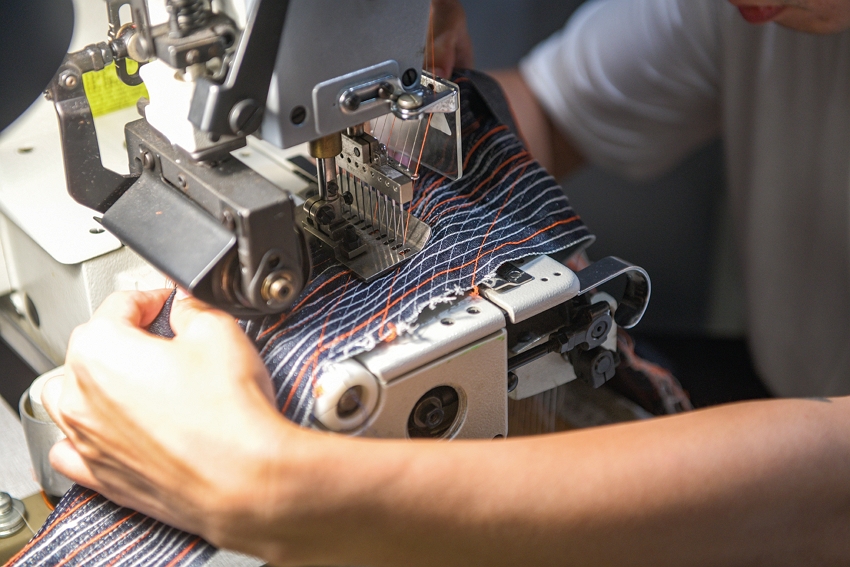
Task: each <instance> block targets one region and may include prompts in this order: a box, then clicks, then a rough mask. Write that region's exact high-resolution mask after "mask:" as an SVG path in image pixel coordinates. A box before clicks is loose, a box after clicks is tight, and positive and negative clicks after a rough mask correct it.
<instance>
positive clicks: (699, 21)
mask: <svg viewBox="0 0 850 567" xmlns="http://www.w3.org/2000/svg"><path fill="white" fill-rule="evenodd" d="M747 1H748V3H750V2H751V0H747ZM740 3H741V2H736V4H740ZM752 3H754V2H752ZM843 11H846V6H845V3H844V2H832V1H804V2H794V3H791V4H790V5H789V6H787V7H786V6H776V7H770V6H749V7H746V6H745V7H740V6H735V5H733V4H730V3H729V2H719V1H697V2H694V1H693V0H665V1H659V0H607V1H598V2H590V3H587V4H585V5H584V6H582V7H581V8H580V9H579V11H578V12H577V13H576V14H575V15H574V16H573V18H571V20H570V22H569V24H568V25H567V26H566V27H565V28H564V29H563V30H562V31H561V32H560V33H557V34H555V35H554V36H552V37H551V38H550V39H549V40H547V41H545V42H544V43H543V44H541V45H540V46H538V47H537V48H536V49H535V50H534V51H533V52H532V53H531V54H530V55H529V56H527V57H526V58H525V59H524V60H523V61H522V62H521V64H520V67H519V69H518V70H512V71H506V72H501V73H497V76H498V77H499V78H500V79H501V80H502V82H503V83H504V84H505V85H506V87H507V88H506V91H507V93H508V95H509V96H512V97H513V99H514V101H515V105H516V111H517V112H516V114H517V116H518V119H519V122H520V128H521V129H522V130H523V133H524V134H525V135H526V138H527V139H528V141H529V143H530V144H532V153H535V149H536V150H537V153H539V154H540V156H541V158H540V159H541V160H543V161H544V162H548V165H550V167H552V166H553V167H552V169H555V170H559V171H561V170H563V169H564V168H563V166H562V165H560V164H558V163H557V161H558V158H559V157H560V156H556V155H553V153H552V152H553V150H552V149H551V147H549V148H547V147H546V146H551V142H550V140H551V138H552V136H549V140H547V139H546V136H545V135H546V134H547V133H550V132H551V133H553V134H554V135H555V136H560V135H561V134H563V137H564V138H565V139H567V140H569V142H568V144H569V145H571V146H572V147H573V148H574V149H575V151H577V152H578V154H579V155H581V156H584V157H585V158H587V159H588V160H589V161H591V162H593V163H595V164H598V165H601V166H602V167H605V168H608V169H611V170H614V171H617V172H619V173H621V174H624V175H627V176H631V177H636V178H646V177H650V176H654V175H657V174H659V173H662V172H664V171H666V170H668V169H669V168H671V167H672V166H673V165H675V164H676V163H677V162H678V161H680V160H681V159H682V158H683V157H684V156H685V155H687V154H688V153H689V152H691V151H692V150H694V149H695V148H696V147H698V146H700V145H703V144H704V143H705V142H707V141H708V140H711V139H713V138H715V137H717V136H718V135H719V136H722V138H723V142H724V148H725V155H726V173H727V178H728V185H729V190H730V193H731V202H732V214H733V219H734V225H735V236H736V241H737V244H738V249H737V253H738V257H739V260H740V263H741V265H742V267H743V273H744V281H745V293H746V306H747V311H746V316H747V317H746V319H747V327H748V338H749V342H750V346H751V349H752V351H753V355H754V358H755V362H756V366H757V369H758V371H759V374H760V376H761V377H762V379H763V380H764V381H765V382H766V384H767V385H768V386H769V387H770V389H771V390H772V391H773V393H774V394H776V395H779V396H811V395H821V396H828V395H847V394H850V32H848V31H846V29H845V26H846V19H847V15H846V14H843ZM742 16H743V17H742ZM751 22H760V23H762V25H753V24H752V23H751ZM464 56H465V54H464ZM540 113H543V114H544V115H545V116H544V117H543V118H540V116H539V115H540ZM524 120H525V121H527V122H525V123H523V121H524ZM546 121H549V122H550V124H551V126H549V125H548V124H546V123H545V122H546ZM541 122H543V124H542V125H541ZM523 126H525V128H523ZM541 138H542V139H541ZM534 146H536V148H535V147H534ZM541 146H543V148H542V149H541ZM563 147H564V144H563V143H562V148H563ZM560 153H561V154H563V153H564V151H563V150H562V151H561V152H560ZM567 162H568V164H574V163H576V159H575V156H574V155H573V156H572V157H571V159H568V160H567Z"/></svg>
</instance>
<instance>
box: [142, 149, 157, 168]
mask: <svg viewBox="0 0 850 567" xmlns="http://www.w3.org/2000/svg"><path fill="white" fill-rule="evenodd" d="M155 165H156V161H155V160H154V159H153V154H152V153H150V152H144V153H143V154H142V167H144V168H145V169H147V170H152V169H153V168H154V166H155Z"/></svg>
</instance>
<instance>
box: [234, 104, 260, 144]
mask: <svg viewBox="0 0 850 567" xmlns="http://www.w3.org/2000/svg"><path fill="white" fill-rule="evenodd" d="M262 121H263V109H262V108H261V107H260V105H258V104H257V103H256V102H255V101H254V100H253V99H250V98H248V99H245V100H240V101H239V102H237V103H236V104H234V105H233V108H231V109H230V116H229V117H228V122H229V124H230V130H231V131H232V132H233V133H234V134H236V135H237V136H247V135H248V134H250V133H252V132H254V131H255V130H256V129H257V128H259V127H260V124H261V123H262Z"/></svg>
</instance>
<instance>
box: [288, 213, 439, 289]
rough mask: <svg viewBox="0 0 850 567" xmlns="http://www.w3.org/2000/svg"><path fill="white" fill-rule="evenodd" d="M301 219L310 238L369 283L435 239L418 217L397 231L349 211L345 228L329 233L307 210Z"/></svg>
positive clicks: (407, 220) (345, 215) (408, 219)
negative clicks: (331, 250) (329, 249)
mask: <svg viewBox="0 0 850 567" xmlns="http://www.w3.org/2000/svg"><path fill="white" fill-rule="evenodd" d="M297 215H299V217H300V219H296V220H300V221H301V225H302V226H303V228H304V230H305V231H306V232H307V233H308V234H310V235H312V236H314V237H315V238H317V239H319V240H320V241H321V242H323V243H324V244H326V245H327V246H330V247H331V248H333V250H334V253H335V255H336V258H337V260H339V262H340V263H341V264H343V265H344V266H346V267H347V268H349V269H350V270H351V271H352V272H354V274H355V275H356V276H357V277H359V278H360V279H362V280H363V281H365V282H367V283H368V282H371V281H374V280H376V279H378V278H379V277H381V276H383V275H384V274H386V273H388V272H389V271H391V270H392V269H393V268H395V267H396V266H398V265H400V264H402V263H403V262H406V261H407V260H410V259H411V258H413V257H414V256H416V254H418V253H419V252H420V251H422V249H423V248H424V247H425V245H426V244H427V243H428V239H429V238H430V237H431V227H430V226H428V225H427V224H425V223H424V222H422V221H420V220H419V219H417V218H416V217H414V216H410V217H409V218H404V219H402V220H400V221H399V223H398V229H397V230H393V228H394V227H393V226H392V225H389V226H387V225H385V224H382V223H381V222H379V221H375V223H374V224H372V220H371V219H370V218H363V217H361V216H360V215H358V214H357V213H356V212H355V211H353V210H349V211H347V212H345V213H344V214H343V220H344V221H345V223H344V226H341V227H336V229H335V230H330V231H328V230H327V227H319V226H316V221H315V220H314V219H312V218H310V215H309V214H307V213H306V211H304V210H303V209H302V210H300V211H299V212H298V213H297ZM323 228H324V229H325V230H322V229H323ZM328 232H329V233H330V234H328Z"/></svg>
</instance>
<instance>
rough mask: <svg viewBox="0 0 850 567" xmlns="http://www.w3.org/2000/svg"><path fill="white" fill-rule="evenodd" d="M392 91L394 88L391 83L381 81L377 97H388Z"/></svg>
mask: <svg viewBox="0 0 850 567" xmlns="http://www.w3.org/2000/svg"><path fill="white" fill-rule="evenodd" d="M394 92H395V89H394V88H393V86H392V85H391V84H389V83H381V86H380V87H378V98H383V99H388V98H390V97H391V96H392V95H393V93H394Z"/></svg>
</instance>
